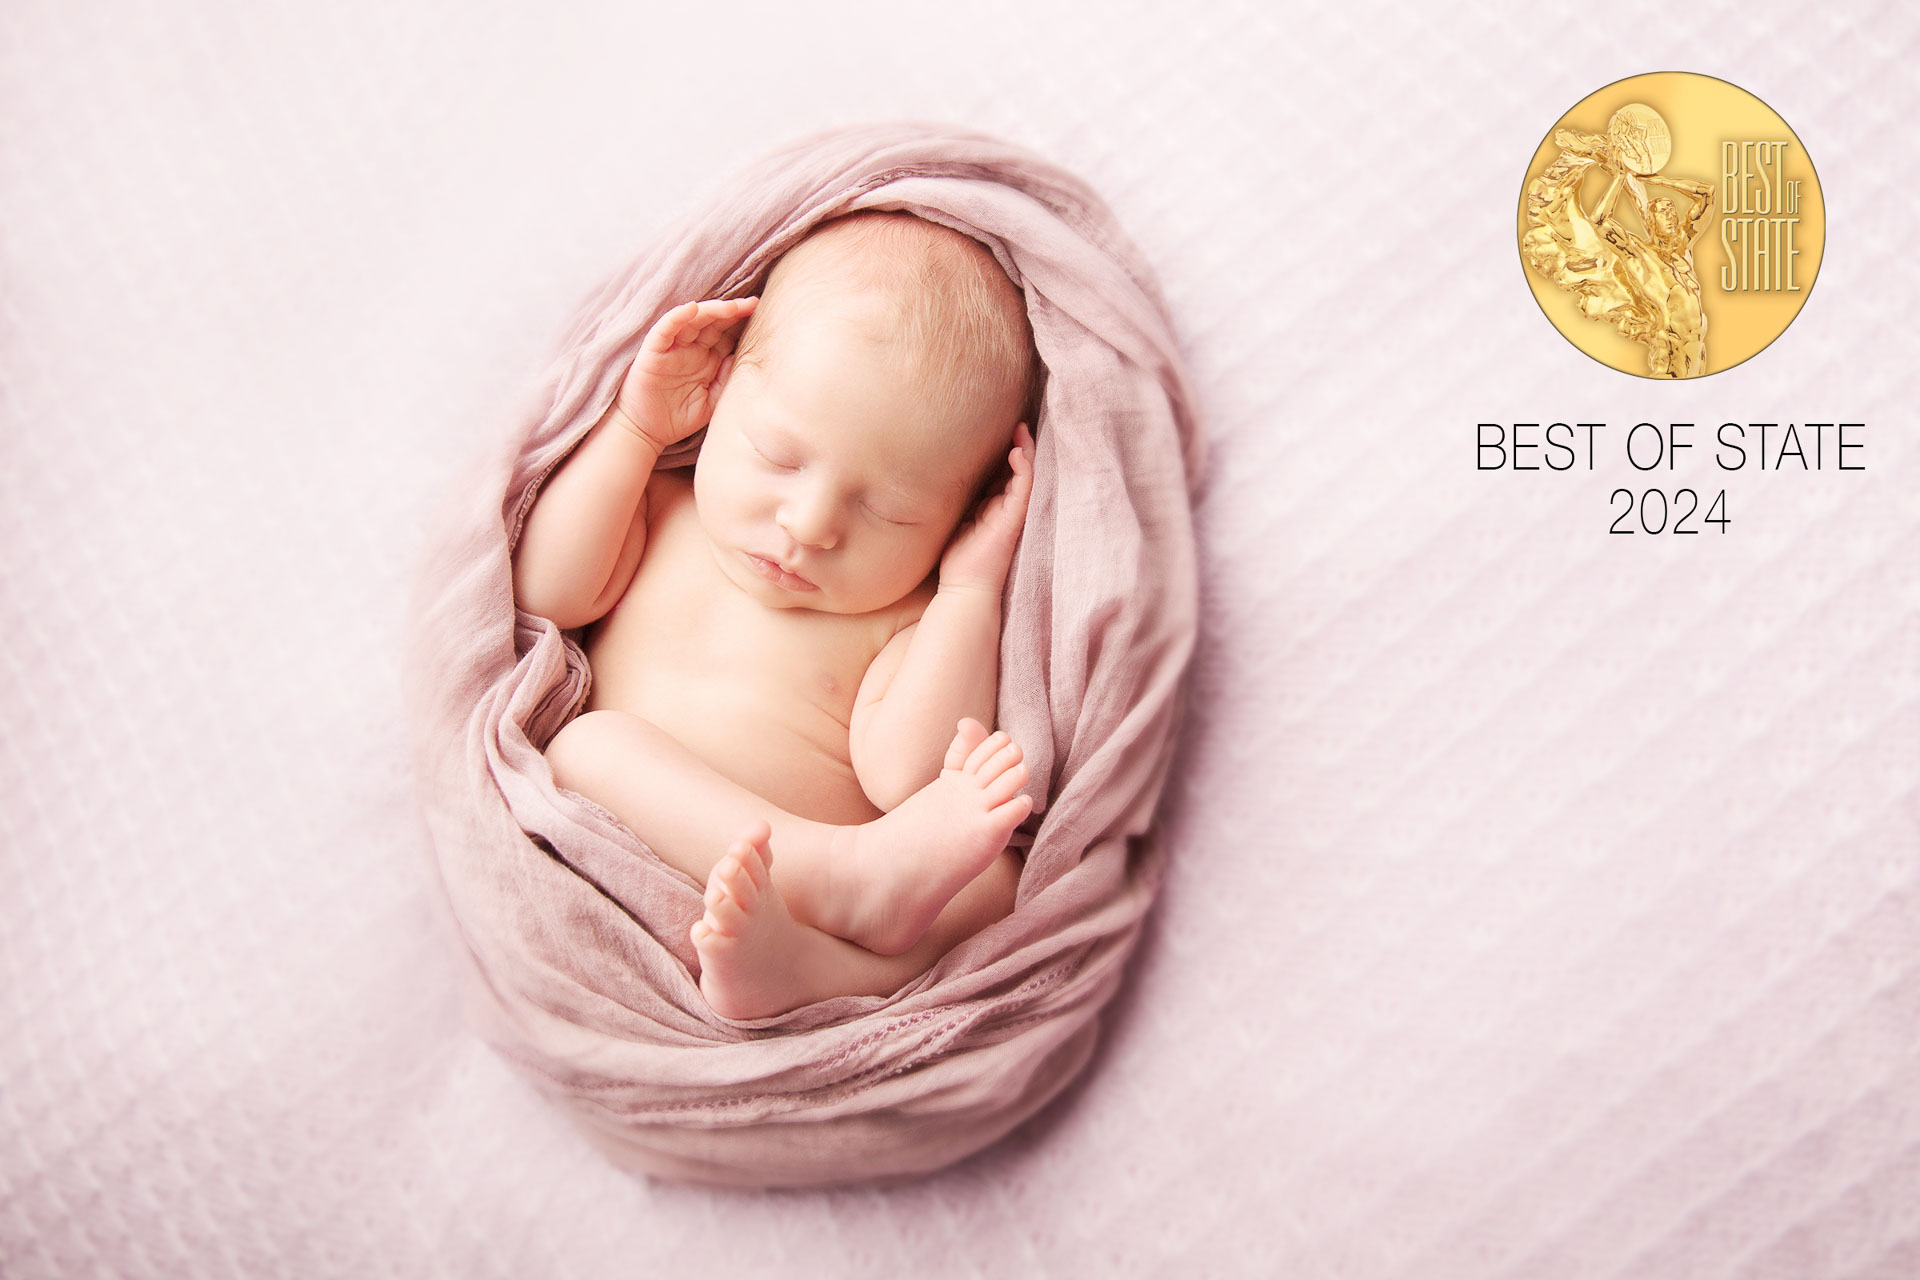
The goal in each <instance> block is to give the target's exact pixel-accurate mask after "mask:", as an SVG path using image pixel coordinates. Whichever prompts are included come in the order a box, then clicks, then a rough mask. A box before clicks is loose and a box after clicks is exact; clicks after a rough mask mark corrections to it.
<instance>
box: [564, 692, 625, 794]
mask: <svg viewBox="0 0 1920 1280" xmlns="http://www.w3.org/2000/svg"><path fill="white" fill-rule="evenodd" d="M638 718H639V717H637V716H634V715H631V714H629V713H628V712H625V711H616V710H613V709H611V708H609V709H606V710H601V711H588V712H586V713H584V714H582V715H577V716H575V717H574V718H573V719H571V720H569V721H567V723H565V724H564V725H561V726H560V732H558V733H556V734H554V735H553V741H551V742H549V743H548V744H547V750H546V757H547V767H548V768H549V769H551V770H553V780H554V782H555V783H556V784H558V785H559V786H563V787H565V788H566V789H567V790H569V791H577V792H579V793H580V794H581V795H589V796H590V795H592V794H593V789H594V778H595V776H596V775H597V774H598V773H599V772H600V771H601V770H603V769H604V768H605V767H606V763H607V761H608V760H609V759H610V758H612V757H613V756H614V755H615V754H616V753H617V752H618V751H619V750H620V748H621V746H622V744H623V743H629V742H630V741H631V739H632V737H633V733H634V729H635V726H634V725H631V724H628V723H626V722H627V721H630V720H637V719H638Z"/></svg>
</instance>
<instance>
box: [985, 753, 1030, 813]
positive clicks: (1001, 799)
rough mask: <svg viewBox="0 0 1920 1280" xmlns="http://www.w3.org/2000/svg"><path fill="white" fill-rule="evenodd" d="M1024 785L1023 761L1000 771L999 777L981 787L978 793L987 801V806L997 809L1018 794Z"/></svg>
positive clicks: (1024, 767) (1025, 780)
mask: <svg viewBox="0 0 1920 1280" xmlns="http://www.w3.org/2000/svg"><path fill="white" fill-rule="evenodd" d="M1026 785H1027V766H1026V765H1025V764H1023V763H1022V764H1015V765H1014V766H1013V767H1012V768H1011V769H1008V770H1007V771H1006V772H1005V773H1002V774H1001V775H1000V776H999V777H997V778H995V779H994V780H993V781H991V782H989V783H988V784H987V785H986V786H985V787H983V788H981V791H980V795H981V798H982V799H984V800H985V801H986V802H987V807H988V808H990V809H997V808H999V807H1000V806H1001V805H1003V804H1005V803H1006V802H1007V801H1009V800H1011V799H1013V798H1014V797H1015V796H1017V795H1019V794H1020V788H1022V787H1024V786H1026Z"/></svg>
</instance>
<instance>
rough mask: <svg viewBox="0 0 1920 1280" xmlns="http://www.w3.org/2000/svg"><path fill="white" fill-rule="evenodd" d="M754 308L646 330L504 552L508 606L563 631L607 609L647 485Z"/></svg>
mask: <svg viewBox="0 0 1920 1280" xmlns="http://www.w3.org/2000/svg"><path fill="white" fill-rule="evenodd" d="M755 301H756V299H753V298H741V299H737V300H731V301H725V302H689V303H687V304H685V305H684V306H679V307H675V308H674V309H673V310H672V311H669V312H667V314H665V315H664V316H661V317H660V319H659V320H658V321H657V322H656V323H655V324H654V326H653V328H652V329H651V330H649V331H648V333H647V337H646V340H645V341H644V342H642V343H641V344H640V352H639V354H638V355H636V356H635V357H634V361H633V366H632V367H631V368H630V369H628V370H627V376H626V378H625V380H624V381H622V383H621V384H620V394H619V395H618V396H617V397H616V398H615V399H614V402H613V406H612V407H611V408H609V409H608V410H607V413H606V416H605V417H603V418H601V419H600V421H599V422H598V423H596V424H594V427H593V429H592V430H591V431H589V432H588V433H587V435H586V438H585V439H584V440H582V441H581V443H580V444H579V445H578V446H577V447H576V448H575V449H574V451H573V452H572V453H571V454H570V455H569V456H568V457H567V460H566V461H565V462H563V463H561V464H560V467H559V469H558V470H556V471H555V472H554V473H553V474H552V475H551V476H549V477H548V478H547V481H546V483H545V484H544V485H542V486H541V489H540V495H539V497H537V498H536V499H534V503H533V510H531V511H529V512H528V513H527V521H526V525H525V527H524V528H523V529H522V530H521V532H520V542H519V545H518V546H516V547H515V548H514V553H513V598H514V603H516V604H518V605H519V606H520V607H521V608H522V609H524V610H526V611H527V612H528V613H536V614H540V615H541V616H543V617H546V618H550V619H552V620H553V623H554V625H555V626H558V627H560V628H561V629H562V630H566V629H568V628H571V627H579V626H584V625H586V624H587V623H589V622H592V621H593V620H594V619H596V618H598V617H600V616H601V615H602V614H604V613H606V611H607V610H608V609H611V608H612V607H613V605H614V602H615V601H617V600H619V599H620V597H621V596H622V595H623V594H625V592H626V589H627V584H629V583H630V582H632V581H633V575H634V571H635V570H636V569H637V568H638V567H639V565H640V557H641V555H642V553H643V552H644V551H645V550H646V544H647V510H646V490H647V481H648V479H649V478H650V477H651V476H652V475H653V468H654V465H655V464H656V463H658V462H659V461H660V455H661V454H662V453H664V452H665V451H666V450H667V449H668V447H670V446H671V445H673V444H675V443H677V442H678V441H680V440H683V439H685V438H686V437H687V436H690V435H692V434H693V433H694V432H695V431H698V430H699V429H700V428H701V427H704V426H706V425H707V421H708V419H709V418H711V417H712V416H713V401H714V399H715V398H716V396H717V395H718V391H719V387H720V384H721V383H722V382H723V381H724V380H725V373H726V371H727V362H728V361H729V360H730V359H731V358H732V351H733V342H734V336H735V331H736V329H737V327H738V325H739V323H740V321H741V320H742V318H743V317H745V316H746V315H747V314H748V313H749V312H751V311H752V310H753V306H754V303H755Z"/></svg>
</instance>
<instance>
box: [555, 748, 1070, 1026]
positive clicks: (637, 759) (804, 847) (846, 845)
mask: <svg viewBox="0 0 1920 1280" xmlns="http://www.w3.org/2000/svg"><path fill="white" fill-rule="evenodd" d="M1020 756H1021V752H1020V748H1019V747H1018V746H1015V745H1014V744H1013V743H1012V742H1011V741H1009V740H1008V738H1007V735H1005V734H1004V733H997V734H994V735H992V736H991V737H989V736H988V735H987V732H986V729H985V727H984V726H982V725H981V724H980V723H979V722H978V721H974V720H963V721H961V723H960V730H959V732H958V733H956V734H955V735H954V739H953V742H952V744H951V745H950V746H949V747H948V751H947V760H946V764H947V767H946V769H944V770H943V771H942V772H941V775H940V777H938V778H936V779H934V781H932V782H930V783H928V784H927V785H926V786H925V787H923V788H921V789H920V790H919V791H917V792H915V793H914V794H913V795H912V796H910V797H908V798H907V800H906V801H905V802H904V803H902V804H901V805H900V806H899V807H898V808H896V809H894V810H893V811H892V812H890V813H887V814H883V815H882V816H881V817H879V818H877V819H875V820H874V821H872V822H869V823H866V824H864V825H862V826H852V827H842V826H834V825H832V824H830V823H825V822H815V821H812V820H811V819H808V818H802V817H799V816H798V815H795V814H791V813H788V812H786V811H785V810H783V809H780V808H778V807H777V806H775V805H773V804H770V803H769V802H767V801H766V800H763V799H761V798H760V797H759V796H757V795H755V794H754V793H753V792H751V791H748V790H747V789H746V788H745V787H742V786H741V785H739V784H738V783H736V782H734V781H733V780H732V779H730V778H725V777H722V776H721V775H720V774H718V773H716V772H714V771H713V770H712V769H711V768H709V767H708V766H707V764H706V763H705V762H704V761H702V760H700V759H699V758H698V757H697V756H695V755H694V754H693V753H692V752H690V751H688V750H687V749H686V748H685V747H683V746H681V745H680V743H679V742H677V741H676V740H675V739H674V738H673V736H672V735H671V734H668V733H667V732H665V731H664V730H662V729H660V728H659V727H657V726H656V725H653V724H651V723H650V722H648V721H647V720H645V719H642V718H641V717H639V716H636V715H632V714H630V713H628V712H625V711H614V710H604V711H590V712H588V713H587V714H586V715H583V716H580V717H578V718H577V719H575V720H573V721H572V722H570V723H569V724H567V725H566V726H565V727H564V728H562V729H561V731H560V732H559V733H558V734H557V735H555V737H554V739H553V741H552V742H551V743H550V744H549V745H548V747H547V762H548V764H549V765H551V766H552V768H553V776H554V781H555V782H557V783H559V784H560V785H561V786H563V787H566V788H568V789H569V790H572V791H577V792H579V793H580V794H581V795H584V796H587V797H588V798H589V799H592V800H593V801H595V802H596V803H598V804H600V805H602V806H604V807H605V808H607V809H608V810H610V811H611V812H612V813H613V814H614V816H615V817H617V818H619V819H620V821H621V822H623V823H625V824H626V825H627V827H628V828H630V829H631V830H632V831H633V833H634V834H635V835H637V836H639V837H640V838H641V839H642V840H643V841H645V842H646V843H647V845H648V846H649V847H650V848H652V849H653V851H654V852H655V853H657V854H659V855H660V857H661V858H662V859H663V860H664V861H665V862H667V863H668V864H669V865H671V866H675V867H678V868H679V869H680V870H682V871H684V872H686V873H687V874H688V875H690V876H692V877H693V878H694V879H696V880H700V881H707V880H709V879H710V878H711V876H712V873H713V867H714V864H715V862H717V861H718V860H719V856H720V853H721V851H722V850H723V849H724V848H725V847H726V845H727V843H728V842H729V841H730V840H732V839H733V838H734V837H735V836H736V835H737V834H738V833H739V832H740V831H742V830H744V829H745V828H746V827H747V826H748V825H749V824H750V823H752V822H753V821H755V820H756V819H761V820H764V821H765V822H767V823H768V825H769V827H770V828H771V832H772V838H773V841H774V843H775V845H776V847H778V848H779V850H780V871H779V873H778V874H779V880H778V884H779V890H780V896H781V898H782V899H783V900H784V901H785V904H786V908H787V910H788V911H789V912H791V913H792V916H793V918H794V919H795V920H796V921H798V922H800V923H803V924H808V925H812V926H814V927H815V928H818V929H823V930H825V931H826V932H828V933H831V934H834V935H835V936H837V937H840V938H844V939H848V940H850V941H853V942H856V943H859V944H860V945H861V946H862V947H864V948H867V949H870V950H872V951H876V952H879V953H881V954H883V955H898V954H900V953H902V952H905V951H907V950H908V949H909V948H910V947H912V946H913V945H914V944H915V943H916V942H918V941H919V940H920V937H921V935H922V934H924V933H926V932H927V930H928V928H929V927H930V926H931V925H932V924H933V923H934V921H935V920H936V919H937V918H938V917H939V916H940V913H941V911H942V910H943V909H944V908H945V907H946V906H947V904H948V902H949V901H950V900H951V899H952V898H953V896H954V895H955V894H956V893H958V892H959V891H960V890H961V889H962V888H963V887H964V886H965V885H967V884H968V883H969V882H971V881H972V880H973V879H974V878H975V877H976V876H978V875H980V873H981V872H982V871H983V870H985V869H986V868H987V866H988V865H989V864H990V863H992V861H993V859H994V857H995V855H996V854H998V853H999V852H1000V851H1001V850H1003V849H1005V848H1006V845H1007V837H1008V836H1010V835H1012V834H1013V829H1014V828H1015V827H1016V826H1018V825H1019V824H1020V821H1021V819H1023V818H1025V817H1026V816H1027V814H1028V812H1029V811H1030V810H1031V809H1032V807H1033V806H1032V803H1031V802H1030V801H1028V800H1027V798H1026V797H1025V796H1021V795H1019V794H1018V792H1019V789H1020V788H1021V787H1022V786H1023V785H1025V783H1026V779H1027V767H1026V765H1025V764H1024V763H1022V762H1021V759H1020ZM888 989H889V990H892V989H893V988H888Z"/></svg>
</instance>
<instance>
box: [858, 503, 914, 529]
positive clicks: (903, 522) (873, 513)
mask: <svg viewBox="0 0 1920 1280" xmlns="http://www.w3.org/2000/svg"><path fill="white" fill-rule="evenodd" d="M860 505H861V506H862V507H866V511H867V514H868V515H870V516H872V517H873V518H874V519H875V520H878V521H880V522H881V523H882V524H897V525H901V526H909V525H914V524H918V523H919V521H917V520H889V519H888V518H887V517H886V516H883V515H881V514H880V513H879V512H878V511H875V510H874V509H873V508H872V507H868V506H867V504H866V503H864V502H863V503H861V504H860Z"/></svg>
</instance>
